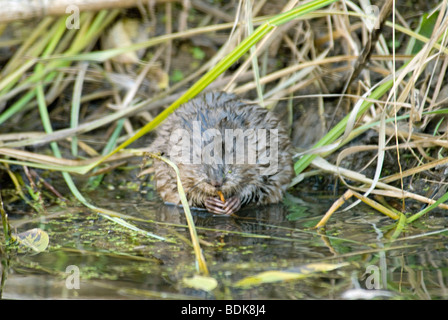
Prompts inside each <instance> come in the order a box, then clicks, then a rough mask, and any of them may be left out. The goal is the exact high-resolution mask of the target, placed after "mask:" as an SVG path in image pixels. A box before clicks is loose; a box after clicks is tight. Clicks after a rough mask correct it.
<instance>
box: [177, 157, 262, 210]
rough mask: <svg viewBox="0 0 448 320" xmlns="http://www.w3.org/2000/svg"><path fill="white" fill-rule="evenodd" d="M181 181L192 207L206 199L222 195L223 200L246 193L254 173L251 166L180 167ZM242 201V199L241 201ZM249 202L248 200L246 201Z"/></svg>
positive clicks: (204, 165)
mask: <svg viewBox="0 0 448 320" xmlns="http://www.w3.org/2000/svg"><path fill="white" fill-rule="evenodd" d="M181 166H182V168H180V169H181V170H180V172H181V179H182V183H184V184H185V186H184V187H185V191H186V192H187V197H188V199H190V201H191V202H192V203H193V204H194V205H202V204H203V203H204V201H205V200H206V199H207V198H210V197H212V198H215V197H218V196H219V192H221V193H222V195H223V196H224V198H225V199H228V198H231V197H234V196H237V197H240V196H241V195H243V194H246V193H247V190H245V189H246V188H247V187H248V186H251V185H252V186H253V182H252V181H251V180H252V179H253V178H254V177H253V176H255V173H254V174H252V173H253V172H256V171H255V170H254V169H253V168H251V166H248V165H237V164H231V165H230V164H218V165H210V164H200V165H185V166H183V165H181ZM242 200H243V199H242ZM247 200H249V199H247Z"/></svg>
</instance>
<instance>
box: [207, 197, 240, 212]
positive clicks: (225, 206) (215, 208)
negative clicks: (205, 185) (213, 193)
mask: <svg viewBox="0 0 448 320" xmlns="http://www.w3.org/2000/svg"><path fill="white" fill-rule="evenodd" d="M204 206H205V208H206V209H207V210H208V211H209V212H211V213H215V214H226V215H231V214H233V213H235V212H237V211H238V210H239V209H240V208H241V201H240V199H239V198H238V197H232V198H229V199H227V200H226V202H223V201H221V199H219V198H212V197H210V198H207V199H206V200H205V202H204Z"/></svg>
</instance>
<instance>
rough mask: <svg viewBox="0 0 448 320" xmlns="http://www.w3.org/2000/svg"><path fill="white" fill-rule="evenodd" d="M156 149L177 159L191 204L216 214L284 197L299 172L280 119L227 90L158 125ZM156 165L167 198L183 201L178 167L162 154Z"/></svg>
mask: <svg viewBox="0 0 448 320" xmlns="http://www.w3.org/2000/svg"><path fill="white" fill-rule="evenodd" d="M150 150H151V152H157V153H160V154H161V155H163V156H165V157H168V158H169V159H171V161H173V162H174V163H176V165H177V166H178V168H179V172H180V179H181V182H182V185H183V188H184V190H185V193H186V196H187V199H188V201H189V205H191V206H193V207H198V208H204V207H205V208H206V209H207V210H208V211H209V212H211V213H215V214H227V215H230V214H233V213H235V212H237V211H238V210H239V209H240V208H241V207H242V206H244V205H247V204H249V203H255V204H272V203H278V202H280V201H281V200H282V199H283V195H284V193H285V191H286V188H287V186H288V184H289V182H290V181H291V178H292V177H293V172H294V170H293V162H292V149H291V144H290V139H289V136H288V134H287V131H286V129H285V128H284V127H283V126H282V124H281V122H280V120H279V119H278V118H277V117H276V116H275V115H274V114H273V113H272V112H269V111H268V110H266V109H265V108H262V107H260V106H258V105H255V104H249V103H246V102H243V101H242V100H240V99H238V98H237V97H236V96H235V95H233V94H229V93H225V92H208V93H206V94H204V95H203V96H200V97H197V98H194V99H192V100H190V101H188V102H187V103H185V104H183V105H182V106H180V107H179V108H178V109H177V110H176V111H174V112H173V114H171V115H170V116H169V118H168V119H167V120H166V121H165V122H164V123H163V124H162V125H161V126H160V128H159V129H158V130H157V138H156V139H155V140H154V142H153V143H152V144H151V146H150ZM154 170H155V181H156V188H157V191H158V193H159V194H160V196H161V198H162V199H163V200H164V201H165V202H166V203H171V204H176V205H178V204H180V197H179V195H178V192H177V180H176V174H175V171H174V170H173V169H172V168H171V167H170V166H168V165H167V164H166V163H164V162H163V161H160V160H157V159H154Z"/></svg>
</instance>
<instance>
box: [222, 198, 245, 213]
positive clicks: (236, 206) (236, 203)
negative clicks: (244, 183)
mask: <svg viewBox="0 0 448 320" xmlns="http://www.w3.org/2000/svg"><path fill="white" fill-rule="evenodd" d="M240 208H241V200H240V198H238V197H232V198H229V199H227V200H226V203H225V204H224V207H223V209H224V210H226V213H227V214H229V215H230V214H234V213H235V212H237V211H238V210H240Z"/></svg>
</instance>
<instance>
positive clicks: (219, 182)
mask: <svg viewBox="0 0 448 320" xmlns="http://www.w3.org/2000/svg"><path fill="white" fill-rule="evenodd" d="M222 183H223V180H214V179H213V180H210V184H211V185H212V186H213V187H215V188H217V189H219V188H221V187H222Z"/></svg>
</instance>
